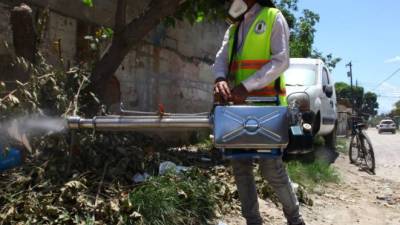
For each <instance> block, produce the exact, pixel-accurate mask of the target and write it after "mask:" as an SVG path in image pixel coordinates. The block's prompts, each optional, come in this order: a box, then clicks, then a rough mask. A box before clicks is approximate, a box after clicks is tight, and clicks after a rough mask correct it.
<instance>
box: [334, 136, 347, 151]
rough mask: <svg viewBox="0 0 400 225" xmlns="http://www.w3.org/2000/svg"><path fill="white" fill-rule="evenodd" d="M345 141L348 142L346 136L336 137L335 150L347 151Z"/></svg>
mask: <svg viewBox="0 0 400 225" xmlns="http://www.w3.org/2000/svg"><path fill="white" fill-rule="evenodd" d="M347 142H348V139H347V138H337V141H336V150H337V151H338V152H340V153H347V151H348V145H347Z"/></svg>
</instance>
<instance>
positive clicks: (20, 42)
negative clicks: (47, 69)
mask: <svg viewBox="0 0 400 225" xmlns="http://www.w3.org/2000/svg"><path fill="white" fill-rule="evenodd" d="M10 23H11V27H12V32H13V42H14V49H15V54H16V55H17V56H19V57H23V58H25V59H26V60H28V61H29V62H31V63H35V55H36V53H37V47H36V41H37V34H36V31H35V27H34V23H33V16H32V9H31V8H30V7H29V6H28V5H25V4H21V5H20V6H17V7H14V8H13V10H11V18H10Z"/></svg>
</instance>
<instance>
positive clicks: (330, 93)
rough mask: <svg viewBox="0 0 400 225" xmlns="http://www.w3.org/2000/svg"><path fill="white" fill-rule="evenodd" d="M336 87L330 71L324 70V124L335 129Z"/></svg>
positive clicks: (322, 98) (322, 97) (322, 100)
mask: <svg viewBox="0 0 400 225" xmlns="http://www.w3.org/2000/svg"><path fill="white" fill-rule="evenodd" d="M334 88H335V87H334V86H333V81H332V80H331V79H330V76H329V72H328V69H327V68H326V67H323V68H322V92H323V93H322V96H321V103H322V111H323V112H322V115H321V117H322V118H321V119H322V124H323V125H324V126H328V127H331V128H333V125H334V124H335V121H336V112H335V111H336V110H335V108H336V103H335V96H334V93H335V91H334Z"/></svg>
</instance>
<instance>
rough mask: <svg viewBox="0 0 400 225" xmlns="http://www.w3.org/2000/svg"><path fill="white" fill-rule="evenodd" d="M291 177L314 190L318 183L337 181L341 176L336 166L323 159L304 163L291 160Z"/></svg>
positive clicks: (289, 164) (288, 167) (289, 170)
mask: <svg viewBox="0 0 400 225" xmlns="http://www.w3.org/2000/svg"><path fill="white" fill-rule="evenodd" d="M287 169H288V173H289V176H290V178H291V179H292V180H293V181H294V182H295V183H298V184H300V185H301V186H303V187H306V188H307V189H309V190H312V189H313V188H314V187H315V186H316V185H319V184H324V183H336V182H339V181H340V177H339V174H338V172H337V171H336V170H335V168H333V167H331V166H330V165H329V164H328V163H326V162H323V161H315V162H312V163H303V162H300V161H290V162H288V163H287Z"/></svg>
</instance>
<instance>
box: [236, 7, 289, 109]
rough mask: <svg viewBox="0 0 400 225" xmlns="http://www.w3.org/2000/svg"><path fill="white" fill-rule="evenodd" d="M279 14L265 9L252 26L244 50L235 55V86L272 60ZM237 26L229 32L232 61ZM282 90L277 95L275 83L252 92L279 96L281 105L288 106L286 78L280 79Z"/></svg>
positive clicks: (272, 9)
mask: <svg viewBox="0 0 400 225" xmlns="http://www.w3.org/2000/svg"><path fill="white" fill-rule="evenodd" d="M278 13H279V10H278V9H275V8H263V9H262V10H261V11H260V12H259V14H258V16H257V18H256V19H255V20H254V22H253V24H252V25H251V27H250V29H249V31H248V33H247V34H246V36H245V37H243V38H244V40H243V45H242V49H240V51H239V52H238V53H237V54H236V55H235V57H234V60H233V62H232V64H231V68H230V71H231V74H230V77H231V78H234V80H235V84H236V85H237V84H239V83H241V82H242V81H244V80H246V79H247V78H249V77H250V76H251V75H253V74H254V73H255V72H257V71H258V70H259V69H261V68H262V67H263V66H264V65H266V64H267V63H269V62H270V60H271V43H270V42H271V34H272V28H273V25H274V23H275V20H276V16H277V14H278ZM236 29H238V27H237V25H232V26H231V28H230V30H229V51H228V54H229V55H228V58H229V60H230V58H231V55H232V49H233V41H234V36H235V31H236ZM280 81H281V82H280V84H279V87H280V90H279V93H277V90H276V88H275V82H272V83H271V84H268V85H267V86H266V87H264V88H262V89H261V90H257V91H254V92H251V93H250V95H251V96H277V95H279V97H280V102H281V105H286V86H285V81H284V77H283V76H281V79H280Z"/></svg>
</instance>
